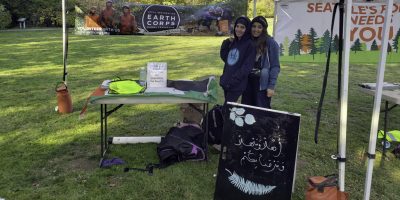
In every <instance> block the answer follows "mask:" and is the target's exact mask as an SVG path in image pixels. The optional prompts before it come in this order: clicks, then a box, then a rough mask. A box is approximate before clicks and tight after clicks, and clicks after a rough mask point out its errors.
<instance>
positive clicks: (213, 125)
mask: <svg viewBox="0 0 400 200" xmlns="http://www.w3.org/2000/svg"><path fill="white" fill-rule="evenodd" d="M206 119H208V120H206ZM206 121H207V122H208V123H206ZM206 125H207V126H208V143H209V144H211V145H212V144H221V138H222V129H223V125H224V120H223V106H222V105H218V104H217V105H215V106H214V107H213V108H212V109H211V110H210V111H208V113H207V117H204V118H203V124H202V126H203V130H206Z"/></svg>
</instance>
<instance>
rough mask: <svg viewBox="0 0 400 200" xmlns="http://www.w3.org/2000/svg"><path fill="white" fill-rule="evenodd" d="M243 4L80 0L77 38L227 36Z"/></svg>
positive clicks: (76, 28) (77, 9)
mask: <svg viewBox="0 0 400 200" xmlns="http://www.w3.org/2000/svg"><path fill="white" fill-rule="evenodd" d="M243 2H246V1H242V0H240V1H231V2H229V1H228V2H227V3H224V4H218V5H207V6H165V5H148V4H138V3H127V2H123V1H119V0H113V1H111V0H109V1H103V0H101V1H99V0H86V1H84V0H82V1H81V2H80V3H79V4H77V5H76V7H75V9H76V13H77V17H76V21H75V33H76V34H80V35H91V34H95V35H135V34H137V35H143V34H153V35H228V34H229V33H230V31H231V30H232V22H233V20H234V19H235V16H240V15H239V13H241V11H240V10H241V9H240V8H241V7H242V6H239V4H240V5H241V4H243V6H245V4H244V3H243Z"/></svg>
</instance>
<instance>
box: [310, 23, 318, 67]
mask: <svg viewBox="0 0 400 200" xmlns="http://www.w3.org/2000/svg"><path fill="white" fill-rule="evenodd" d="M309 36H310V54H311V55H312V57H313V60H314V55H315V54H316V53H317V51H318V49H317V45H316V43H317V40H318V36H317V32H315V30H314V28H312V27H311V28H310V32H309Z"/></svg>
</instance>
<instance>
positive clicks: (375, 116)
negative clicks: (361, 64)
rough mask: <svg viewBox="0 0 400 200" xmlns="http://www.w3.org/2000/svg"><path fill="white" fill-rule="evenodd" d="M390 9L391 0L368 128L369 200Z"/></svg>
mask: <svg viewBox="0 0 400 200" xmlns="http://www.w3.org/2000/svg"><path fill="white" fill-rule="evenodd" d="M392 10H393V0H388V1H387V9H386V12H385V18H384V19H385V23H384V26H383V33H384V34H383V37H382V43H381V52H380V60H379V64H378V66H377V68H378V69H377V75H376V79H377V80H376V90H375V98H374V107H373V111H372V120H371V130H370V138H369V146H368V168H367V173H366V178H365V188H364V200H369V198H370V193H371V182H372V172H373V169H374V160H375V150H376V140H377V132H378V123H379V112H380V107H381V99H382V86H383V79H384V75H385V63H386V56H387V52H386V51H387V47H388V38H389V26H390V23H391V18H392V15H391V13H392Z"/></svg>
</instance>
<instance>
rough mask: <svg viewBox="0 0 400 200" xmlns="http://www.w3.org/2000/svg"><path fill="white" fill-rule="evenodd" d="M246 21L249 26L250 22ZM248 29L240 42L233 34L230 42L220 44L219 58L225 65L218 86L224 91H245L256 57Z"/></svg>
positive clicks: (225, 41)
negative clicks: (233, 37)
mask: <svg viewBox="0 0 400 200" xmlns="http://www.w3.org/2000/svg"><path fill="white" fill-rule="evenodd" d="M240 18H244V17H240ZM240 18H238V19H240ZM246 19H247V20H248V18H246ZM236 21H238V20H236ZM248 21H249V22H248V24H249V25H250V20H248ZM236 24H237V23H235V27H236ZM250 29H251V28H250V26H247V28H246V33H245V34H244V36H243V37H242V38H241V39H240V40H238V38H237V36H236V34H235V39H234V40H233V41H232V42H230V40H229V39H226V40H224V41H223V42H222V45H221V51H220V56H221V59H222V60H223V61H224V63H225V65H224V71H223V73H222V75H221V78H220V82H219V84H220V85H221V87H222V88H223V89H224V90H225V91H230V92H243V91H244V90H245V89H246V86H247V81H248V75H249V74H250V71H251V69H252V68H253V66H254V62H255V57H256V48H255V46H254V44H253V42H252V41H251V39H250V36H251V35H250ZM234 33H235V32H234Z"/></svg>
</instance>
